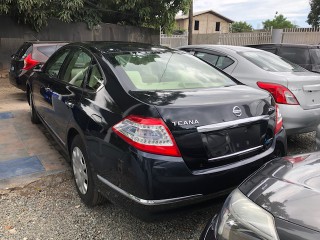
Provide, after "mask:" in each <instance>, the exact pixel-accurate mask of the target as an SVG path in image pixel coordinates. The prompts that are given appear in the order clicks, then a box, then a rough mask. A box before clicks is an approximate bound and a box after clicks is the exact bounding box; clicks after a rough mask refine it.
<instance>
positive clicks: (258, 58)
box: [238, 51, 307, 72]
mask: <svg viewBox="0 0 320 240" xmlns="http://www.w3.org/2000/svg"><path fill="white" fill-rule="evenodd" d="M238 54H239V55H241V56H243V57H244V58H246V59H247V60H249V61H250V62H252V63H253V64H255V65H257V66H258V67H259V68H262V69H263V70H265V71H268V72H305V71H307V70H305V69H304V68H302V67H300V66H298V65H297V64H294V63H291V62H289V61H288V60H285V59H283V58H281V57H279V56H277V55H274V54H272V53H269V52H265V51H248V52H238Z"/></svg>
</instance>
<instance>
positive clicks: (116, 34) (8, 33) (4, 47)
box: [0, 16, 160, 70]
mask: <svg viewBox="0 0 320 240" xmlns="http://www.w3.org/2000/svg"><path fill="white" fill-rule="evenodd" d="M0 23H1V28H0V70H1V69H4V68H7V67H8V66H9V63H10V56H11V54H13V53H15V52H16V50H17V49H18V48H19V46H20V45H21V44H22V43H23V42H25V41H30V40H31V41H32V40H33V41H34V40H40V41H71V42H73V41H126V42H144V43H151V44H159V43H160V35H159V31H158V30H155V29H149V28H139V27H133V26H122V25H116V24H107V23H103V24H101V25H100V26H99V27H97V28H96V29H95V30H89V29H88V27H87V25H86V24H85V23H63V22H61V21H59V20H50V21H49V23H48V26H46V27H45V28H43V30H42V31H41V32H39V33H37V32H35V31H33V30H32V29H31V28H29V27H28V26H25V25H19V24H17V23H16V22H15V21H14V20H12V19H11V18H10V17H7V16H0Z"/></svg>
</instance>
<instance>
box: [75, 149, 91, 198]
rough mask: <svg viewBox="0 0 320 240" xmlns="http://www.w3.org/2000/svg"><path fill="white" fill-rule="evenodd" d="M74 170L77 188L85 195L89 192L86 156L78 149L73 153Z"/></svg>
mask: <svg viewBox="0 0 320 240" xmlns="http://www.w3.org/2000/svg"><path fill="white" fill-rule="evenodd" d="M72 168H73V174H74V177H75V181H76V184H77V187H78V189H79V191H80V192H81V193H82V194H83V195H85V194H86V193H87V191H88V171H87V165H86V161H85V159H84V156H83V154H82V152H81V150H80V148H78V147H75V148H74V149H73V151H72Z"/></svg>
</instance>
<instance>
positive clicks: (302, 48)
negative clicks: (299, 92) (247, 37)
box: [247, 43, 320, 73]
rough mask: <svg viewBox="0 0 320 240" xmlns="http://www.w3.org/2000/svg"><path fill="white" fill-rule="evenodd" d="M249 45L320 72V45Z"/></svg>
mask: <svg viewBox="0 0 320 240" xmlns="http://www.w3.org/2000/svg"><path fill="white" fill-rule="evenodd" d="M247 47H253V48H258V49H261V50H264V51H268V52H271V53H274V54H276V55H279V56H280V57H283V58H285V59H287V60H289V61H290V62H293V63H296V64H298V65H300V66H301V67H303V68H305V69H307V70H309V71H312V72H317V73H320V46H319V45H308V44H285V43H282V44H258V45H248V46H247Z"/></svg>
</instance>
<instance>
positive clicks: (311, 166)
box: [239, 152, 320, 231]
mask: <svg viewBox="0 0 320 240" xmlns="http://www.w3.org/2000/svg"><path fill="white" fill-rule="evenodd" d="M239 189H240V190H241V191H242V192H243V193H244V194H245V195H246V196H247V197H249V198H250V199H251V200H252V201H254V202H255V203H256V204H258V205H259V206H261V207H263V208H264V209H266V210H267V211H269V212H270V213H272V215H273V216H274V217H277V218H281V219H284V220H287V221H289V222H292V223H295V224H298V225H301V226H304V227H307V228H311V229H313V230H316V231H320V152H317V153H313V154H307V155H299V156H295V157H285V158H281V159H278V160H273V161H271V162H269V163H268V164H266V165H265V166H263V167H262V168H261V169H260V170H259V171H257V172H256V173H255V174H253V175H252V176H251V177H249V178H248V179H247V180H246V181H245V182H244V183H243V184H242V185H241V186H240V187H239Z"/></svg>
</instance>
